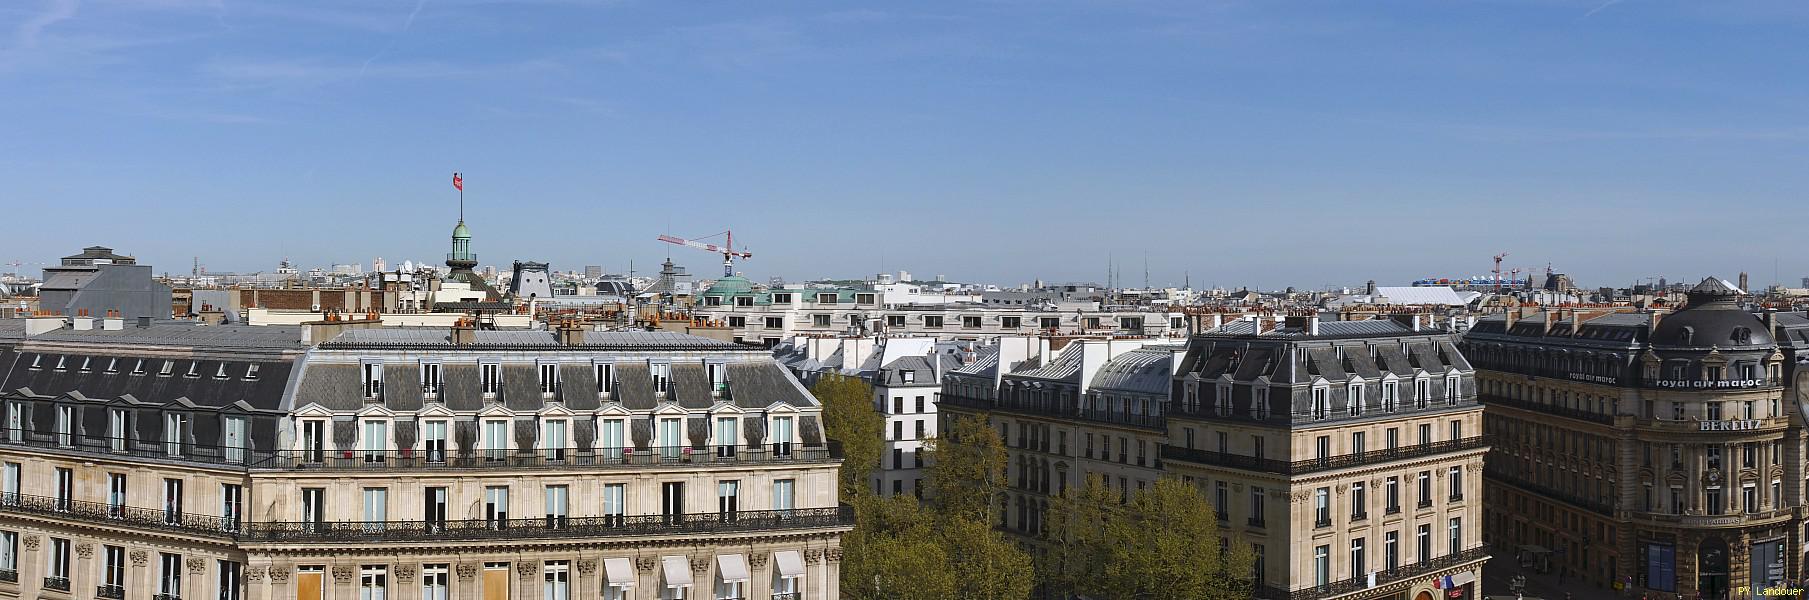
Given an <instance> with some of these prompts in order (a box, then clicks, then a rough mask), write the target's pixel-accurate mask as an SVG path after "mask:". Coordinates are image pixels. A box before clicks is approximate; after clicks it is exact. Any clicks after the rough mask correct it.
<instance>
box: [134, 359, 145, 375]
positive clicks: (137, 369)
mask: <svg viewBox="0 0 1809 600" xmlns="http://www.w3.org/2000/svg"><path fill="white" fill-rule="evenodd" d="M132 374H133V375H143V374H144V359H142V358H140V359H138V362H136V363H133V364H132Z"/></svg>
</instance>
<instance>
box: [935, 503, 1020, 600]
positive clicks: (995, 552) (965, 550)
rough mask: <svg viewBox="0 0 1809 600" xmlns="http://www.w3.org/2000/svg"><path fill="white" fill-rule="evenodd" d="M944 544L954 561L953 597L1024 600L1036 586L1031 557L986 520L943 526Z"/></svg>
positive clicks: (956, 520) (954, 520) (949, 522)
mask: <svg viewBox="0 0 1809 600" xmlns="http://www.w3.org/2000/svg"><path fill="white" fill-rule="evenodd" d="M942 545H943V548H944V549H946V550H947V551H948V556H949V558H950V559H951V562H950V564H949V571H950V573H951V574H952V575H953V576H954V580H955V594H954V596H952V597H953V598H960V599H962V600H1024V599H1025V598H1029V597H1030V591H1031V589H1032V588H1035V587H1036V571H1035V569H1034V567H1033V565H1032V564H1031V559H1030V555H1029V554H1026V553H1025V552H1024V551H1023V550H1020V549H1018V547H1017V544H1014V543H1012V542H1011V541H1009V540H1006V539H1005V536H1004V535H1003V534H1000V533H999V532H997V531H994V530H993V529H992V527H991V525H989V524H988V523H987V522H986V521H979V520H974V519H966V518H952V519H948V520H945V521H943V523H942Z"/></svg>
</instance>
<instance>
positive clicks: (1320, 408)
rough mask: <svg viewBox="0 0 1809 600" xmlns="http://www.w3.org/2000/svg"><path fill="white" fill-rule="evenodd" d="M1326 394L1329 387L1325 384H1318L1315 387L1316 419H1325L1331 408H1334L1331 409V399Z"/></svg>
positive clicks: (1314, 415) (1314, 409)
mask: <svg viewBox="0 0 1809 600" xmlns="http://www.w3.org/2000/svg"><path fill="white" fill-rule="evenodd" d="M1326 394H1327V389H1326V387H1325V386H1323V385H1322V386H1316V387H1314V388H1313V418H1314V419H1324V418H1325V417H1326V416H1327V415H1328V414H1329V413H1331V410H1332V409H1331V401H1330V400H1329V399H1328V397H1327V395H1326Z"/></svg>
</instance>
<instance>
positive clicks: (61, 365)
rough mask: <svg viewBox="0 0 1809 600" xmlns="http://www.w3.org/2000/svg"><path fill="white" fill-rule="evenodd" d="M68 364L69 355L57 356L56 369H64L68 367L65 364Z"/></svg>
mask: <svg viewBox="0 0 1809 600" xmlns="http://www.w3.org/2000/svg"><path fill="white" fill-rule="evenodd" d="M68 364H69V357H67V356H58V357H57V367H56V370H58V371H61V370H64V369H66V368H68V366H67V365H68Z"/></svg>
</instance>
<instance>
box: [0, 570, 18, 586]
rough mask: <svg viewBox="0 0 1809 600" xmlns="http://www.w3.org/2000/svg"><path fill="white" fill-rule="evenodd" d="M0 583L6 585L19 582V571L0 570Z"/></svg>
mask: <svg viewBox="0 0 1809 600" xmlns="http://www.w3.org/2000/svg"><path fill="white" fill-rule="evenodd" d="M0 581H4V582H7V583H18V582H19V570H18V569H0Z"/></svg>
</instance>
